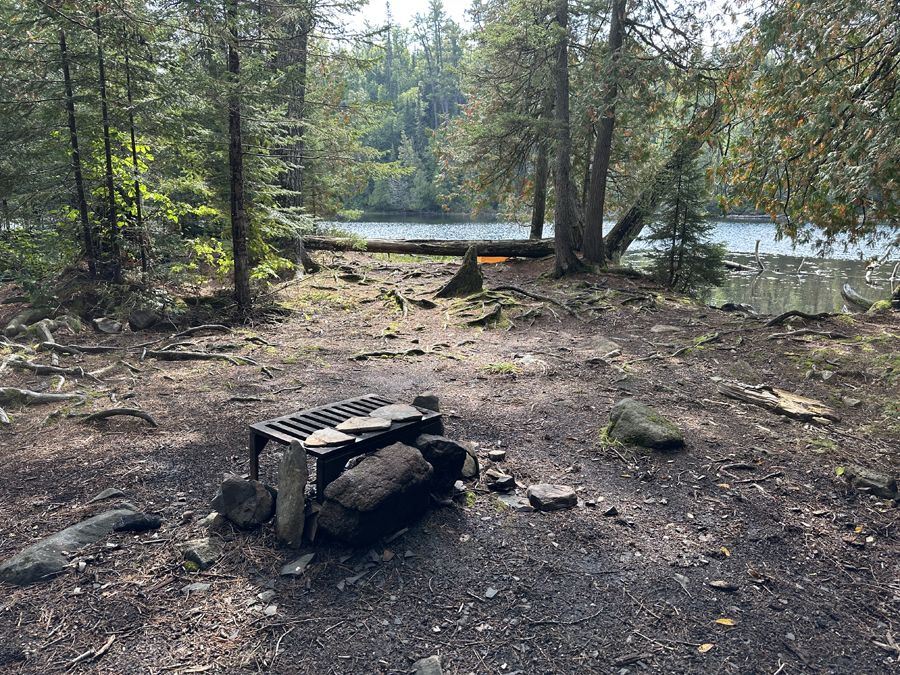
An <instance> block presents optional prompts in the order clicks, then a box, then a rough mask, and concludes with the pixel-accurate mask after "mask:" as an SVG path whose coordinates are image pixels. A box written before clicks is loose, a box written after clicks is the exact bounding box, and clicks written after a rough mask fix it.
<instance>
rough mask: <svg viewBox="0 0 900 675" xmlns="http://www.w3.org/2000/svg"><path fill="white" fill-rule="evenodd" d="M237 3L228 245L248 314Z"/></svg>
mask: <svg viewBox="0 0 900 675" xmlns="http://www.w3.org/2000/svg"><path fill="white" fill-rule="evenodd" d="M237 3H238V0H228V2H227V5H226V8H225V19H226V22H227V25H228V37H229V40H228V85H229V92H228V139H229V143H228V163H229V165H230V167H231V245H232V251H233V254H232V255H233V257H234V299H235V302H237V306H238V312H240V313H241V314H247V313H248V312H249V311H250V304H251V303H250V261H249V256H248V253H247V230H248V229H249V228H248V223H247V209H246V207H245V205H244V150H243V141H242V138H241V92H240V74H241V57H240V53H239V52H238V17H237V9H238V8H237Z"/></svg>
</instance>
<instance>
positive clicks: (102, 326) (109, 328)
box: [92, 317, 122, 335]
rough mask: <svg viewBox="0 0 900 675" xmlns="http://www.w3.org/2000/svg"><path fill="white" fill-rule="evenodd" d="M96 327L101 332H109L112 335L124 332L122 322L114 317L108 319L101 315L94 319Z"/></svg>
mask: <svg viewBox="0 0 900 675" xmlns="http://www.w3.org/2000/svg"><path fill="white" fill-rule="evenodd" d="M92 323H93V324H94V328H96V329H97V330H98V331H100V332H101V333H109V334H111V335H115V334H116V333H121V332H122V324H120V323H119V322H118V321H115V320H114V319H107V318H106V317H100V318H99V319H94V320H93V322H92Z"/></svg>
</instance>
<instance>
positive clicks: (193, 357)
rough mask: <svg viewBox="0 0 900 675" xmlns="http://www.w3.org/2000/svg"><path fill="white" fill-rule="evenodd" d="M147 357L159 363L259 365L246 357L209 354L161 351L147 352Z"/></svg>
mask: <svg viewBox="0 0 900 675" xmlns="http://www.w3.org/2000/svg"><path fill="white" fill-rule="evenodd" d="M146 356H151V357H153V358H154V359H157V360H158V361H228V362H229V363H231V364H233V365H235V366H242V365H245V364H246V365H251V366H258V365H259V364H258V363H257V362H256V361H254V360H253V359H250V358H247V357H246V356H229V355H228V354H211V353H209V352H175V351H172V352H166V351H161V350H147V354H146ZM242 362H243V363H242Z"/></svg>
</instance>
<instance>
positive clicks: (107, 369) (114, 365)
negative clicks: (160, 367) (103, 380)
mask: <svg viewBox="0 0 900 675" xmlns="http://www.w3.org/2000/svg"><path fill="white" fill-rule="evenodd" d="M119 366H124V367H125V368H127V369H128V370H130V371H131V372H133V373H142V372H144V371H142V370H141V369H139V368H135V367H134V366H132V365H131V364H130V363H128V362H127V361H123V360H121V359H119V360H118V361H116V362H115V363H112V364H110V365H108V366H106V367H105V368H100V369H99V370H92V371H91V372H90V373H88V375H90V376H91V377H97V378H99V377H101V376H103V375H106V373H109V372H112V371H113V370H115V369H116V368H118V367H119Z"/></svg>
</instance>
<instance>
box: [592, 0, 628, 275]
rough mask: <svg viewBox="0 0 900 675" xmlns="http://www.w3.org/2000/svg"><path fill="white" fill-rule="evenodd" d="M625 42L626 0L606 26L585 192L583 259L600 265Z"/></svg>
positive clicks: (614, 9) (615, 6)
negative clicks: (605, 61)
mask: <svg viewBox="0 0 900 675" xmlns="http://www.w3.org/2000/svg"><path fill="white" fill-rule="evenodd" d="M624 38H625V0H615V1H614V2H613V6H612V12H611V16H610V22H609V55H608V58H609V67H608V69H607V73H606V77H607V82H606V90H605V91H604V93H603V101H602V108H603V118H602V119H601V120H600V130H599V132H598V133H597V142H596V145H595V146H594V159H593V163H592V164H593V169H592V170H591V183H590V188H589V189H588V199H587V207H586V210H585V216H584V241H583V243H582V253H583V255H584V259H585V260H587V261H589V262H592V263H597V264H599V265H603V264H604V263H605V262H606V255H605V251H604V249H603V212H604V206H605V203H606V183H607V176H608V174H609V162H610V156H611V154H612V139H613V130H614V128H615V125H616V95H617V93H618V90H619V82H618V72H617V69H616V64H617V62H618V60H619V52H620V51H621V49H622V42H623V40H624Z"/></svg>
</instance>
